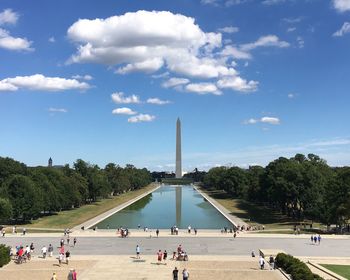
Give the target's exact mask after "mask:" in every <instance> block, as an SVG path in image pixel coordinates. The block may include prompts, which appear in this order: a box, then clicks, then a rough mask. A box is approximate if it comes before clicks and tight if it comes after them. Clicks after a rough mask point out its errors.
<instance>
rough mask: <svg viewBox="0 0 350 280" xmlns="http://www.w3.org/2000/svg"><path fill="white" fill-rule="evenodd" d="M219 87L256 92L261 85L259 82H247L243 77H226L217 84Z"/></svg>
mask: <svg viewBox="0 0 350 280" xmlns="http://www.w3.org/2000/svg"><path fill="white" fill-rule="evenodd" d="M217 85H218V87H219V88H221V89H232V90H235V91H240V92H245V93H248V92H252V91H256V90H257V88H258V85H259V82H257V81H249V82H248V81H247V80H245V79H242V78H241V77H225V78H222V79H220V80H219V81H218V82H217Z"/></svg>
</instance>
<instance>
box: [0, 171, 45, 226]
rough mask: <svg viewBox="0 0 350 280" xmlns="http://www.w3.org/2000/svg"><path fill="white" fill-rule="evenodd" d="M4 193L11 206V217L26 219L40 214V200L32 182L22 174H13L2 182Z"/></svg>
mask: <svg viewBox="0 0 350 280" xmlns="http://www.w3.org/2000/svg"><path fill="white" fill-rule="evenodd" d="M4 189H5V193H6V195H7V197H8V199H9V200H10V202H11V204H12V208H13V218H14V219H16V220H19V219H21V220H24V221H27V220H29V219H32V218H36V217H38V216H39V215H40V211H41V209H42V201H41V199H40V195H39V192H38V188H37V187H36V186H35V184H34V182H33V181H32V180H31V179H30V178H28V177H26V176H23V175H13V176H12V177H10V178H9V179H8V180H6V181H5V182H4Z"/></svg>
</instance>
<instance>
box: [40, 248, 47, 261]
mask: <svg viewBox="0 0 350 280" xmlns="http://www.w3.org/2000/svg"><path fill="white" fill-rule="evenodd" d="M41 252H42V253H43V259H46V253H47V248H46V246H45V245H44V246H43V247H42V248H41Z"/></svg>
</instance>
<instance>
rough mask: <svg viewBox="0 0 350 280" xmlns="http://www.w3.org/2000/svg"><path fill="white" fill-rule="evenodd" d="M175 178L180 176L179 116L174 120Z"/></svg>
mask: <svg viewBox="0 0 350 280" xmlns="http://www.w3.org/2000/svg"><path fill="white" fill-rule="evenodd" d="M175 178H182V167H181V122H180V118H177V121H176V169H175Z"/></svg>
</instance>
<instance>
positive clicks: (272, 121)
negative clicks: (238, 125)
mask: <svg viewBox="0 0 350 280" xmlns="http://www.w3.org/2000/svg"><path fill="white" fill-rule="evenodd" d="M243 123H244V124H257V123H266V124H272V125H278V124H280V123H281V122H280V119H279V118H276V117H262V118H260V119H254V118H251V119H249V120H246V121H244V122H243Z"/></svg>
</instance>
